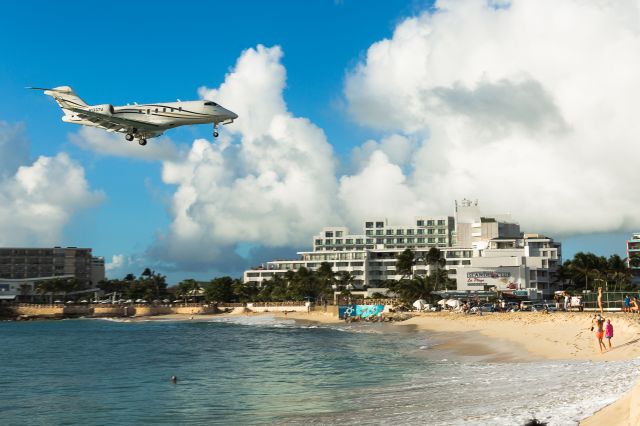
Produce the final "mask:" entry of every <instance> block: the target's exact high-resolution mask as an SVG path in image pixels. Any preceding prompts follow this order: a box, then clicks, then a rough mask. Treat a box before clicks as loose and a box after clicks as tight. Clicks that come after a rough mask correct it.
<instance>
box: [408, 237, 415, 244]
mask: <svg viewBox="0 0 640 426" xmlns="http://www.w3.org/2000/svg"><path fill="white" fill-rule="evenodd" d="M414 242H415V239H413V238H407V244H413V243H414Z"/></svg>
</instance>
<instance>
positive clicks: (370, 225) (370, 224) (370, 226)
mask: <svg viewBox="0 0 640 426" xmlns="http://www.w3.org/2000/svg"><path fill="white" fill-rule="evenodd" d="M364 227H365V228H373V222H367V223H365V224H364Z"/></svg>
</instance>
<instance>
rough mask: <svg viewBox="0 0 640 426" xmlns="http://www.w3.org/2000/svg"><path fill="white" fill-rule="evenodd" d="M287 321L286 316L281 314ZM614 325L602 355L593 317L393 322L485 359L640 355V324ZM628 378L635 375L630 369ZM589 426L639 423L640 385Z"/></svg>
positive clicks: (446, 317) (629, 320) (624, 317)
mask: <svg viewBox="0 0 640 426" xmlns="http://www.w3.org/2000/svg"><path fill="white" fill-rule="evenodd" d="M280 316H281V317H283V318H284V315H280ZM605 317H606V318H610V319H611V322H612V323H613V324H614V327H615V333H614V338H613V339H612V344H613V348H612V350H610V351H607V352H605V353H600V350H599V349H598V344H597V340H596V338H595V335H594V333H593V332H592V331H591V330H590V328H591V319H592V318H593V313H587V312H570V313H564V312H561V313H551V314H542V313H535V312H522V313H519V312H511V313H495V314H484V315H482V316H478V315H462V314H458V313H425V314H418V315H416V316H414V317H413V318H411V319H409V320H406V321H402V322H397V323H394V326H399V327H407V326H412V327H416V328H417V329H418V330H428V331H430V332H436V333H438V334H437V336H440V338H441V343H440V345H439V346H440V349H444V350H451V351H455V352H457V353H458V354H462V355H474V356H475V357H481V358H483V359H485V360H487V361H494V362H508V361H520V362H522V361H535V360H539V359H550V360H590V361H614V360H627V359H633V358H637V357H639V356H640V321H639V319H638V317H637V316H631V315H628V314H622V313H612V314H607V315H605ZM287 318H290V319H300V320H307V321H309V320H310V321H317V322H322V323H337V322H340V320H339V319H338V318H337V317H335V316H329V315H326V314H323V313H318V312H311V313H309V314H307V313H295V314H288V315H287ZM629 374H634V375H635V374H637V373H636V372H635V371H630V372H629ZM580 424H581V425H585V426H614V425H620V426H622V425H625V426H626V425H638V424H640V382H639V383H637V384H636V385H635V386H634V388H633V389H632V390H631V391H630V392H628V393H627V394H626V395H625V396H624V397H623V398H621V399H620V400H618V401H617V402H615V403H613V404H611V405H609V406H607V407H605V408H603V409H602V410H600V411H598V412H597V413H595V414H594V415H593V416H591V417H589V418H587V419H585V420H583V421H582V422H581V423H580Z"/></svg>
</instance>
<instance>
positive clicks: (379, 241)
mask: <svg viewBox="0 0 640 426" xmlns="http://www.w3.org/2000/svg"><path fill="white" fill-rule="evenodd" d="M376 244H384V239H383V238H376Z"/></svg>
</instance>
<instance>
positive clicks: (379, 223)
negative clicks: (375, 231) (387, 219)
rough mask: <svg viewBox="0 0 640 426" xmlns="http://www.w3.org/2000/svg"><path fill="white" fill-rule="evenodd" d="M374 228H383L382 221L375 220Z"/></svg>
mask: <svg viewBox="0 0 640 426" xmlns="http://www.w3.org/2000/svg"><path fill="white" fill-rule="evenodd" d="M376 228H384V222H376Z"/></svg>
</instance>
